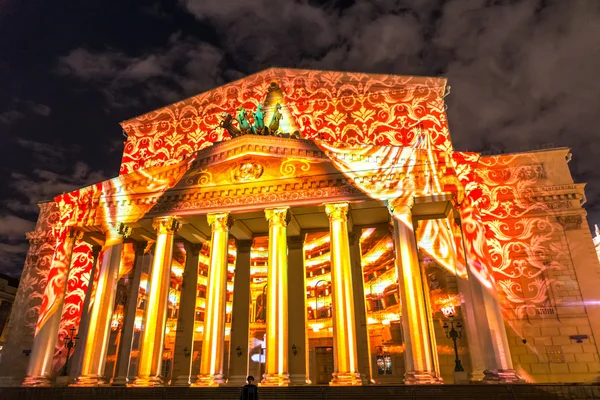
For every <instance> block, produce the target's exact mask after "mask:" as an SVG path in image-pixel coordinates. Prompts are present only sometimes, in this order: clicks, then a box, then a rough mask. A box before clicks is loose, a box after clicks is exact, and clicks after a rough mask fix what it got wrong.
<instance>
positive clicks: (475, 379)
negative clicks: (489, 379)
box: [469, 371, 485, 383]
mask: <svg viewBox="0 0 600 400" xmlns="http://www.w3.org/2000/svg"><path fill="white" fill-rule="evenodd" d="M484 378H485V374H484V373H483V371H473V372H471V373H470V374H469V382H471V383H482V382H483V379H484Z"/></svg>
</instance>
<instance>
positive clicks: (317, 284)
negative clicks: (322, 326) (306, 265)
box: [315, 279, 327, 320]
mask: <svg viewBox="0 0 600 400" xmlns="http://www.w3.org/2000/svg"><path fill="white" fill-rule="evenodd" d="M321 283H327V281H326V280H325V279H321V280H319V281H317V283H315V320H317V319H319V317H318V316H317V315H318V313H319V292H318V291H317V288H318V287H319V284H321Z"/></svg>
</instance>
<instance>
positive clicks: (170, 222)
mask: <svg viewBox="0 0 600 400" xmlns="http://www.w3.org/2000/svg"><path fill="white" fill-rule="evenodd" d="M152 227H153V228H154V229H156V233H158V234H161V233H175V232H177V231H178V230H179V229H180V228H181V223H180V222H179V221H178V220H177V218H176V217H157V218H154V219H153V220H152Z"/></svg>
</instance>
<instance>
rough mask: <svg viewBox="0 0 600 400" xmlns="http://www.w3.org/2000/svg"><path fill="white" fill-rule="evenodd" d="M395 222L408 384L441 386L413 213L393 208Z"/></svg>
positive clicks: (400, 208)
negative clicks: (424, 291)
mask: <svg viewBox="0 0 600 400" xmlns="http://www.w3.org/2000/svg"><path fill="white" fill-rule="evenodd" d="M390 211H391V212H392V215H393V217H394V218H393V220H394V247H395V250H396V268H398V283H399V286H400V288H399V289H400V294H401V299H402V332H403V334H404V341H405V350H404V362H405V365H406V374H405V376H404V383H405V384H432V383H441V379H440V378H439V373H438V371H436V370H435V365H436V360H434V358H435V359H437V351H436V349H434V348H433V346H432V343H431V332H430V324H429V320H428V310H427V303H426V300H425V293H423V280H422V274H421V267H420V265H419V255H418V251H417V242H416V238H415V232H414V228H413V223H412V214H411V211H410V208H409V207H407V206H399V207H396V208H392V207H390Z"/></svg>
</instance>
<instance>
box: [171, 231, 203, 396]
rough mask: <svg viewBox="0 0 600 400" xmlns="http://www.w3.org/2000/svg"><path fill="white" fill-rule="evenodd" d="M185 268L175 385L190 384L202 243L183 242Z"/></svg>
mask: <svg viewBox="0 0 600 400" xmlns="http://www.w3.org/2000/svg"><path fill="white" fill-rule="evenodd" d="M183 245H184V247H185V269H184V271H183V280H182V284H181V286H182V287H181V300H180V303H179V318H178V319H177V332H176V333H175V354H174V357H173V386H189V385H190V383H191V382H190V376H191V373H192V355H193V353H194V322H195V320H196V295H197V294H198V256H199V254H200V250H202V244H201V243H200V244H194V243H190V242H184V243H183Z"/></svg>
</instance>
